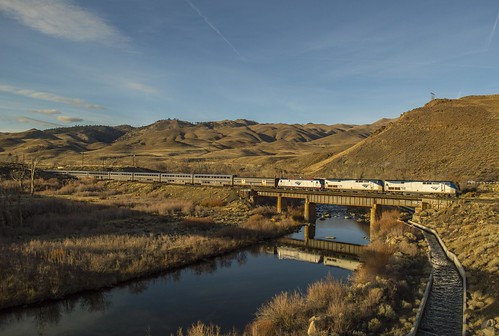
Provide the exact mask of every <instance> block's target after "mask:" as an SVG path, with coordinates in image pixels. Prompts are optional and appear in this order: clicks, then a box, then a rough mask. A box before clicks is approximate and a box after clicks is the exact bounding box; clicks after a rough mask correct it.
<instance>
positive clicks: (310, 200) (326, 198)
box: [240, 188, 455, 223]
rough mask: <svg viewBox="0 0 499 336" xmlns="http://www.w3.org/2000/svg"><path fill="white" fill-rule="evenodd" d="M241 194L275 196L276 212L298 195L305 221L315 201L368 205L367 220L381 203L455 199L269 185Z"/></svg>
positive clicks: (428, 204)
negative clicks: (299, 188) (288, 188)
mask: <svg viewBox="0 0 499 336" xmlns="http://www.w3.org/2000/svg"><path fill="white" fill-rule="evenodd" d="M240 193H241V195H243V196H244V197H246V198H248V199H250V200H251V201H256V200H257V199H258V198H261V197H273V198H276V199H277V212H278V213H281V212H282V209H283V203H284V202H283V201H284V200H285V199H302V200H303V201H304V213H303V217H304V218H305V221H307V222H313V221H314V220H315V205H316V204H333V205H344V206H356V207H369V208H371V216H370V223H374V222H375V221H376V220H377V219H379V218H380V217H381V213H382V211H383V207H384V206H395V207H408V208H414V209H416V208H420V209H428V208H432V209H440V208H444V207H447V206H448V205H449V204H450V203H452V202H453V201H455V199H445V198H429V197H424V196H420V195H394V194H390V195H389V194H375V193H367V192H366V193H337V192H336V193H334V192H329V191H316V190H313V191H312V190H278V189H269V188H253V189H242V190H241V191H240Z"/></svg>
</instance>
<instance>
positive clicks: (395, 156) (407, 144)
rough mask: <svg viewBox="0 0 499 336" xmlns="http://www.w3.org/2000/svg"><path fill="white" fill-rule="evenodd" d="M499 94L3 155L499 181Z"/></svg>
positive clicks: (227, 123) (177, 128) (173, 127)
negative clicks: (360, 116) (340, 117)
mask: <svg viewBox="0 0 499 336" xmlns="http://www.w3.org/2000/svg"><path fill="white" fill-rule="evenodd" d="M498 140H499V95H489V96H469V97H464V98H461V99H453V100H451V99H435V100H432V101H430V102H429V103H427V104H426V105H425V106H423V107H420V108H416V109H414V110H412V111H408V112H405V113H403V114H402V115H401V116H400V117H399V118H398V119H381V120H379V121H377V122H375V123H373V124H370V125H345V124H337V125H323V124H313V123H308V124H304V125H298V124H293V125H290V124H260V123H257V122H254V121H250V120H243V119H238V120H223V121H213V122H199V123H193V122H187V121H181V120H175V119H174V120H171V119H168V120H159V121H157V122H155V123H153V124H151V125H147V126H143V127H131V126H127V125H124V126H116V127H112V126H76V127H69V128H54V129H48V130H44V131H41V130H36V129H32V130H28V131H25V132H19V133H0V161H4V162H9V161H10V162H12V161H14V160H20V159H25V160H29V159H30V158H33V157H36V158H38V159H39V160H40V165H41V166H45V167H66V168H71V169H73V168H76V169H80V168H93V169H127V168H126V167H128V168H129V167H130V166H138V167H144V168H149V169H158V170H162V171H170V172H194V171H195V172H211V173H232V174H238V175H241V176H249V175H253V176H267V177H274V176H287V177H326V178H327V177H329V178H333V177H334V178H382V179H438V180H456V181H460V182H463V181H468V180H478V181H489V180H490V181H497V180H498V178H499V176H498V169H497V168H498V167H497V164H498V162H499V154H498V153H499V151H498V149H499V148H498V145H497V144H498V142H499V141H498Z"/></svg>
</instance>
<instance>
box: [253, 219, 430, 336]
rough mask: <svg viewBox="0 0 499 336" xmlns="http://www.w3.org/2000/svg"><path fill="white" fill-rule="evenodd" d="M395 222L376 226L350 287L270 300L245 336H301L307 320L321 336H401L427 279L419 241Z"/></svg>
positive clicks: (322, 286)
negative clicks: (312, 321)
mask: <svg viewBox="0 0 499 336" xmlns="http://www.w3.org/2000/svg"><path fill="white" fill-rule="evenodd" d="M390 218H391V220H392V222H390ZM396 218H397V215H396V214H393V213H391V214H387V215H385V218H384V220H382V221H380V224H379V227H378V229H379V230H378V232H379V233H380V234H379V235H378V239H377V240H376V241H374V242H372V243H371V244H370V246H369V247H368V250H367V251H366V252H365V253H363V255H362V260H363V262H364V263H363V265H362V267H361V268H360V269H358V270H357V271H356V272H355V273H354V275H353V276H352V277H351V279H350V282H349V283H342V282H339V281H337V280H335V279H333V278H331V277H327V278H326V279H323V280H321V281H319V282H316V283H314V284H311V285H310V286H309V287H308V289H307V292H306V293H303V294H302V293H296V292H295V293H292V294H289V293H281V294H279V295H277V296H275V297H274V298H273V299H272V300H271V301H270V302H269V303H267V304H265V305H263V306H262V307H261V308H260V309H259V310H258V313H257V319H256V320H255V321H253V323H252V324H251V325H250V326H248V328H247V331H248V334H250V335H260V333H261V334H265V335H306V334H307V328H308V327H309V320H310V319H311V318H313V319H314V321H315V322H314V323H315V328H316V330H318V332H319V333H320V335H331V334H333V335H355V334H358V335H365V334H368V335H372V334H376V335H378V334H383V335H402V334H406V333H407V332H408V331H409V329H410V328H411V327H412V323H410V322H411V321H414V316H415V313H414V312H413V310H412V307H415V306H416V304H415V302H416V299H417V297H419V295H420V294H421V291H422V290H423V289H424V286H425V279H427V276H428V273H425V272H423V271H422V269H423V268H425V267H424V265H426V266H427V260H426V255H425V252H426V251H425V250H424V249H422V250H421V249H418V248H417V246H418V245H417V239H418V238H417V237H416V236H415V235H414V234H413V233H411V232H407V231H406V230H405V229H401V228H400V227H399V226H401V225H403V224H400V223H396ZM402 243H404V244H402ZM414 248H416V251H417V253H416V254H414V250H413V249H414ZM427 271H429V269H428V270H427ZM404 316H405V317H404Z"/></svg>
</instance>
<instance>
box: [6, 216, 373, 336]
mask: <svg viewBox="0 0 499 336" xmlns="http://www.w3.org/2000/svg"><path fill="white" fill-rule="evenodd" d="M322 211H327V212H328V213H331V214H332V216H331V218H326V219H323V220H317V224H316V227H315V238H316V239H322V238H326V237H327V239H333V237H334V239H335V240H336V241H341V242H348V243H354V244H366V243H367V240H366V234H367V233H366V232H368V231H369V230H368V226H367V225H366V224H359V223H357V222H356V221H354V220H352V219H345V217H346V216H348V214H346V213H345V209H344V208H340V207H323V208H322ZM366 227H367V229H366ZM290 237H291V238H299V237H300V238H303V230H301V231H300V232H297V233H295V234H293V235H291V236H290ZM288 251H289V249H287V248H286V247H285V246H284V247H283V246H277V245H276V244H265V245H259V246H254V247H251V248H248V249H245V250H241V251H238V252H234V253H231V254H227V255H225V256H223V257H219V258H215V259H213V260H209V261H206V262H202V263H199V264H197V265H193V266H190V267H187V268H184V269H181V270H178V271H176V272H171V273H168V274H162V275H158V276H156V277H153V278H149V279H143V280H140V281H134V282H130V283H128V284H125V285H122V286H119V287H114V288H112V289H107V290H101V291H95V292H91V293H85V294H80V295H75V296H72V297H70V298H67V299H64V300H60V301H56V302H49V303H44V304H41V305H36V306H31V307H25V308H17V309H11V310H8V311H5V312H3V313H1V314H0V335H5V336H11V335H170V334H174V333H176V331H177V330H178V328H180V327H181V328H183V329H184V330H186V328H188V327H189V326H190V325H191V324H193V323H195V322H196V321H198V320H199V321H203V322H205V323H214V324H217V325H219V326H221V327H222V330H224V331H228V330H231V329H232V328H233V327H234V328H236V329H237V330H239V331H242V330H243V329H244V326H245V325H246V324H247V323H249V322H250V321H251V320H252V319H253V318H254V314H255V313H256V312H257V310H258V308H259V307H260V306H261V305H262V304H264V303H265V302H267V301H269V300H270V299H271V298H272V297H273V296H275V295H276V294H278V293H280V292H282V291H294V290H300V291H306V289H307V287H308V285H309V284H310V283H313V282H315V281H317V280H319V279H321V278H324V277H325V276H326V275H328V274H330V275H331V276H333V277H334V278H337V279H342V280H345V281H346V280H347V278H348V276H349V275H350V274H351V272H352V271H351V270H348V269H344V268H339V267H332V266H325V265H324V263H323V262H322V259H321V258H320V257H321V256H320V255H317V256H315V257H314V255H311V254H310V253H308V252H297V253H294V254H290V253H288ZM291 251H292V250H291ZM289 257H291V259H287V258H289ZM296 259H303V260H308V262H306V261H303V260H296Z"/></svg>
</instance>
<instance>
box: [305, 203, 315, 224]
mask: <svg viewBox="0 0 499 336" xmlns="http://www.w3.org/2000/svg"><path fill="white" fill-rule="evenodd" d="M303 218H304V219H305V221H306V222H307V223H315V203H310V200H309V199H308V197H307V198H305V208H304V209H303Z"/></svg>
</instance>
